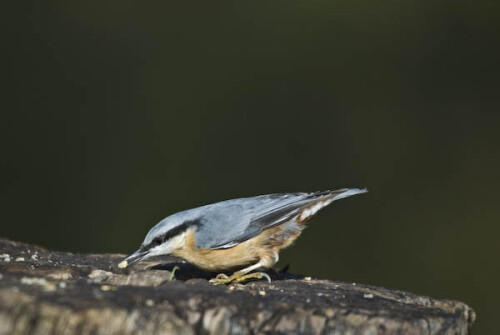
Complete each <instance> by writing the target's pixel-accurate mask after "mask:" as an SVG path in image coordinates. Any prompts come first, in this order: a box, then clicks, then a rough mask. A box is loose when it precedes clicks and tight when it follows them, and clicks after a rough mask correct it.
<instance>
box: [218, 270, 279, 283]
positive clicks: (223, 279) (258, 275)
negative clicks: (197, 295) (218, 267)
mask: <svg viewBox="0 0 500 335" xmlns="http://www.w3.org/2000/svg"><path fill="white" fill-rule="evenodd" d="M262 278H265V279H267V281H268V282H271V277H269V275H268V274H267V273H265V272H253V273H249V274H246V275H240V274H238V273H235V274H233V275H231V276H229V277H228V276H227V275H225V274H223V273H220V274H218V275H217V276H216V277H215V278H213V279H210V281H209V282H210V283H211V284H214V285H228V284H231V283H232V282H235V283H241V282H243V281H245V280H248V279H262Z"/></svg>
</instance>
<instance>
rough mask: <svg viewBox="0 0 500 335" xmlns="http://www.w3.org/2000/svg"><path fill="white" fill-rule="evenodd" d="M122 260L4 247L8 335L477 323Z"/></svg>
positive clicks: (344, 295)
mask: <svg viewBox="0 0 500 335" xmlns="http://www.w3.org/2000/svg"><path fill="white" fill-rule="evenodd" d="M122 257H123V255H116V254H100V255H97V254H72V253H65V252H52V251H47V250H45V249H42V248H40V247H36V246H33V245H28V244H24V243H18V242H12V241H9V240H5V239H0V334H44V335H45V334H160V333H164V334H197V333H199V334H271V333H272V334H275V333H286V334H468V333H469V331H470V327H471V324H472V323H473V322H474V319H475V313H474V311H473V310H472V309H471V308H470V307H469V306H467V305H466V304H464V303H462V302H458V301H451V300H441V299H432V298H429V297H422V296H417V295H415V294H411V293H406V292H402V291H395V290H389V289H385V288H379V287H373V286H367V285H360V284H355V283H344V282H338V281H330V280H319V279H311V278H307V277H306V278H304V277H300V276H293V275H286V274H282V273H278V274H275V275H274V279H275V280H273V282H272V283H268V282H266V281H254V282H249V283H246V284H245V285H241V284H235V285H230V286H213V285H211V284H209V283H208V281H207V278H209V277H210V276H212V275H213V274H207V273H204V272H201V271H200V270H197V269H196V268H193V267H191V266H189V264H185V263H182V262H179V261H175V260H171V259H170V260H169V261H168V262H167V263H164V264H161V265H155V264H157V263H154V262H144V263H140V264H138V265H137V266H133V267H132V268H131V269H127V270H121V269H119V268H118V267H117V263H118V261H119V260H120V259H121V258H122ZM164 260H165V259H164V258H163V259H162V260H161V261H163V262H164ZM174 266H177V267H178V269H177V271H175V272H174V274H172V269H173V267H174Z"/></svg>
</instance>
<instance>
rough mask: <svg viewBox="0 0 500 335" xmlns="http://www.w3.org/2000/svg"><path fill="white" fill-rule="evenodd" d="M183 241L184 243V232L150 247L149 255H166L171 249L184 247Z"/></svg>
mask: <svg viewBox="0 0 500 335" xmlns="http://www.w3.org/2000/svg"><path fill="white" fill-rule="evenodd" d="M185 243H186V233H185V232H184V233H182V234H180V235H177V236H175V237H172V238H171V239H170V240H168V241H167V242H164V243H162V244H160V245H159V246H156V247H154V248H152V249H151V250H150V254H151V256H158V255H168V254H170V253H172V251H174V250H177V249H180V248H182V247H184V245H185Z"/></svg>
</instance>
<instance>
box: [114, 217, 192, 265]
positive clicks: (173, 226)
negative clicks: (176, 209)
mask: <svg viewBox="0 0 500 335" xmlns="http://www.w3.org/2000/svg"><path fill="white" fill-rule="evenodd" d="M178 214H181V213H178ZM196 224H197V223H196V221H193V220H185V219H183V218H182V216H180V215H172V216H169V217H167V218H165V219H163V220H162V221H160V222H159V223H158V224H157V225H156V226H154V227H153V228H151V230H150V231H149V232H148V234H147V235H146V238H144V241H143V242H142V244H141V247H140V248H139V249H137V250H136V251H135V252H134V253H132V254H131V255H129V256H127V257H125V258H124V259H123V260H122V261H121V262H120V263H119V264H118V267H120V268H122V269H123V268H126V267H127V266H129V265H132V264H134V263H137V262H140V261H143V260H145V259H147V258H149V257H153V256H166V255H170V254H172V252H173V251H174V250H176V249H179V248H182V247H183V246H184V244H185V239H186V232H187V230H188V229H191V228H193V226H195V225H196Z"/></svg>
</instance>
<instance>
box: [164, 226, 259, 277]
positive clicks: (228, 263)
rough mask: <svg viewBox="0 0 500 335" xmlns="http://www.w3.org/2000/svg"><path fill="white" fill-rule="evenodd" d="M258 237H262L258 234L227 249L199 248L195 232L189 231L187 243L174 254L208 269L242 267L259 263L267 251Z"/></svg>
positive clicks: (220, 269)
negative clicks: (196, 243)
mask: <svg viewBox="0 0 500 335" xmlns="http://www.w3.org/2000/svg"><path fill="white" fill-rule="evenodd" d="M258 239H260V237H259V236H256V237H254V238H251V239H249V240H247V241H245V242H242V243H239V244H238V245H236V246H234V247H232V248H227V249H199V248H196V245H195V241H194V232H188V233H187V234H186V243H185V245H184V246H183V247H182V248H180V249H177V250H175V251H174V252H173V255H174V256H176V257H179V258H182V259H184V260H186V261H188V262H189V263H191V264H194V265H196V266H197V267H199V268H201V269H203V270H207V271H222V270H228V269H235V268H242V267H244V266H247V265H250V264H255V263H257V262H258V261H259V259H260V258H261V255H262V254H263V252H265V250H263V248H262V244H261V243H260V242H259V241H257V240H258Z"/></svg>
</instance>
